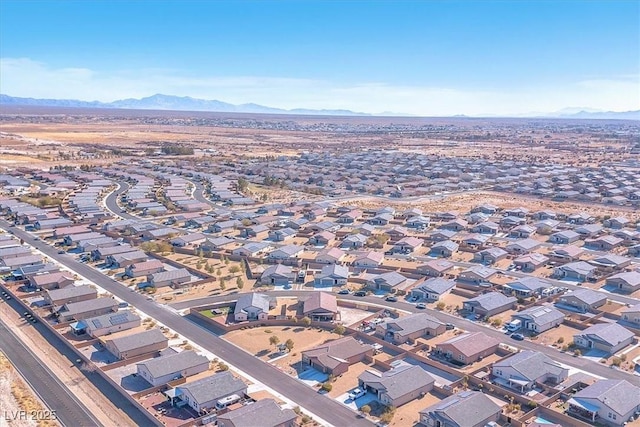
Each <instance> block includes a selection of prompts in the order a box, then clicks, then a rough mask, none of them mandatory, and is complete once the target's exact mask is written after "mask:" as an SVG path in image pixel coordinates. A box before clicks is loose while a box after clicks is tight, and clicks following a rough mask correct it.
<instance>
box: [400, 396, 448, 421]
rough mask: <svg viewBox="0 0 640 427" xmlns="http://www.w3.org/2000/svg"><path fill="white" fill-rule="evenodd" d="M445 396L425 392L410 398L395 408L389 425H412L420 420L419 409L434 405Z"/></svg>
mask: <svg viewBox="0 0 640 427" xmlns="http://www.w3.org/2000/svg"><path fill="white" fill-rule="evenodd" d="M444 398H445V396H440V395H436V394H434V393H427V394H425V395H424V396H423V397H420V398H418V399H415V400H412V401H411V402H409V403H407V404H405V405H402V406H401V407H399V408H396V412H395V415H394V416H393V419H392V420H391V424H389V427H404V426H413V425H415V424H416V423H417V422H418V421H420V411H421V410H423V409H425V408H428V407H429V406H431V405H435V404H436V403H438V402H440V401H441V400H442V399H444Z"/></svg>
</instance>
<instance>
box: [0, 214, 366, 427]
mask: <svg viewBox="0 0 640 427" xmlns="http://www.w3.org/2000/svg"><path fill="white" fill-rule="evenodd" d="M0 227H2V228H4V229H5V230H7V231H10V232H11V233H13V234H14V235H16V236H17V237H19V238H21V239H24V241H25V243H27V244H30V245H32V246H33V247H35V248H37V249H38V250H40V251H41V252H42V253H44V254H45V255H47V256H48V257H50V258H51V259H54V260H56V261H58V262H59V263H60V264H62V265H65V266H66V267H68V268H69V269H71V270H73V271H75V272H77V273H78V274H80V275H82V276H84V277H86V278H87V279H89V280H90V281H92V282H94V283H95V284H97V285H98V286H100V287H102V288H103V289H105V290H106V291H108V292H110V293H112V294H113V295H115V296H117V297H118V298H121V299H122V300H124V301H126V302H128V303H129V304H130V305H131V306H133V307H136V308H137V309H138V310H140V311H142V312H144V313H145V314H147V315H148V316H151V317H153V318H154V319H156V320H157V321H158V322H160V323H162V324H164V325H165V326H167V327H169V328H171V329H173V330H174V331H176V332H177V333H179V334H181V335H182V336H184V337H185V338H187V339H189V340H192V341H194V342H196V343H197V344H198V345H200V346H201V347H203V348H205V349H206V350H208V351H210V352H212V353H214V354H215V355H216V356H217V357H219V358H221V359H223V360H226V361H228V362H229V363H230V364H232V365H234V366H237V367H238V368H239V369H241V370H242V371H244V372H246V373H247V374H248V375H250V376H252V377H253V378H255V379H256V380H257V381H259V382H261V383H263V384H266V385H268V386H269V387H271V388H272V389H273V390H275V391H277V392H278V393H280V394H282V395H283V396H285V397H287V398H288V399H290V400H291V401H293V402H296V403H297V404H298V405H299V406H301V407H303V408H305V409H307V410H308V411H310V412H312V413H314V414H317V415H318V416H319V417H322V418H323V419H324V420H325V421H327V422H328V423H330V424H332V425H334V426H338V427H341V426H371V425H372V423H371V422H370V421H368V420H366V419H364V418H361V417H360V416H359V415H358V414H357V413H355V412H353V411H352V410H351V409H349V408H347V407H346V406H344V405H342V404H340V403H338V402H336V401H335V400H333V399H330V398H329V397H327V396H325V395H322V394H319V393H317V392H316V391H315V390H314V389H313V388H311V387H309V386H307V385H305V384H304V383H302V382H300V381H298V380H297V379H295V378H292V377H290V376H289V375H287V374H285V373H283V372H281V371H280V370H278V369H277V368H276V367H274V366H273V365H271V364H268V363H263V362H260V361H259V360H257V359H256V357H255V356H253V355H251V354H249V353H247V352H245V351H243V350H241V349H240V348H238V347H236V346H234V345H233V344H231V343H229V342H227V341H225V340H223V339H222V338H220V337H218V336H216V335H213V334H212V333H211V332H209V331H207V330H205V329H203V328H201V327H199V326H196V325H195V324H194V323H192V322H190V321H188V320H186V319H185V318H183V317H181V316H180V315H178V314H176V313H174V312H173V311H171V310H169V309H167V308H166V307H163V306H161V305H159V304H156V303H155V302H154V301H150V300H147V297H145V296H143V295H141V294H139V293H136V292H133V291H132V290H130V289H129V288H127V287H125V286H124V285H122V284H121V283H119V282H117V281H115V280H113V279H111V278H109V277H107V276H105V275H104V274H102V273H100V272H99V271H97V270H95V269H93V268H92V267H89V266H87V265H85V264H83V263H81V262H78V261H76V260H75V259H74V258H72V257H71V256H69V255H62V254H58V253H57V249H56V248H54V247H52V246H49V245H48V244H46V243H44V242H42V241H41V240H35V239H34V237H33V236H32V235H31V234H30V233H27V232H25V231H23V230H21V229H19V228H17V227H14V228H10V227H9V223H7V222H6V221H4V220H0Z"/></svg>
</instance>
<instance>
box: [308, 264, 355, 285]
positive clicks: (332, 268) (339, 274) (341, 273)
mask: <svg viewBox="0 0 640 427" xmlns="http://www.w3.org/2000/svg"><path fill="white" fill-rule="evenodd" d="M348 280H349V267H346V266H343V265H338V264H329V265H326V266H324V267H322V270H321V271H320V273H317V274H316V275H315V276H314V277H313V283H314V285H315V286H344V285H346V284H347V281H348Z"/></svg>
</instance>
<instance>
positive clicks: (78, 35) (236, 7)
mask: <svg viewBox="0 0 640 427" xmlns="http://www.w3.org/2000/svg"><path fill="white" fill-rule="evenodd" d="M34 5H37V7H34ZM0 12H1V13H0V36H1V37H0V52H1V56H2V57H1V58H0V88H1V92H2V93H5V94H9V95H12V96H16V97H32V98H53V99H78V100H83V101H94V100H97V101H101V102H111V101H115V100H120V99H127V98H144V97H148V96H151V95H154V94H157V93H161V94H166V95H174V96H190V97H192V98H198V99H206V100H220V101H223V102H228V103H231V104H245V103H256V104H260V105H265V106H269V107H273V108H282V109H287V110H289V109H295V108H304V109H318V110H320V109H345V110H351V111H356V112H363V113H369V114H380V113H384V112H392V113H399V114H408V115H418V116H448V115H449V116H450V115H470V116H487V115H505V116H507V115H508V116H514V115H516V116H517V115H526V114H537V113H552V112H557V111H561V110H564V109H566V108H576V109H587V110H588V109H594V110H599V111H631V110H638V109H640V28H639V26H638V22H637V17H638V14H639V13H640V5H639V4H638V3H637V2H630V1H593V2H580V1H566V2H547V1H535V2H516V1H512V2H472V1H452V2H384V1H378V2H316V1H309V2H288V1H282V2H255V1H241V2H211V3H206V2H171V1H168V2H161V3H157V4H153V6H151V7H150V6H149V4H148V3H145V2H127V3H117V4H116V5H115V6H114V4H113V3H107V2H83V3H78V2H52V1H39V2H37V3H34V2H17V1H11V0H8V1H3V2H2V3H0Z"/></svg>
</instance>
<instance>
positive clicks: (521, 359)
mask: <svg viewBox="0 0 640 427" xmlns="http://www.w3.org/2000/svg"><path fill="white" fill-rule="evenodd" d="M493 366H494V368H501V367H511V368H513V369H514V370H515V371H516V372H518V373H519V374H520V375H521V377H520V378H518V379H524V380H526V381H535V380H536V379H538V378H540V377H541V376H543V375H545V374H547V373H549V374H554V375H558V374H560V373H561V372H562V371H563V370H564V369H566V368H563V367H562V366H561V365H560V364H559V363H558V362H556V361H555V360H552V359H551V358H550V357H548V356H547V355H545V354H543V353H540V352H539V351H531V350H524V351H521V352H520V353H517V354H514V355H513V356H511V357H509V358H508V359H505V360H502V361H499V362H496V363H494V364H493Z"/></svg>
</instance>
